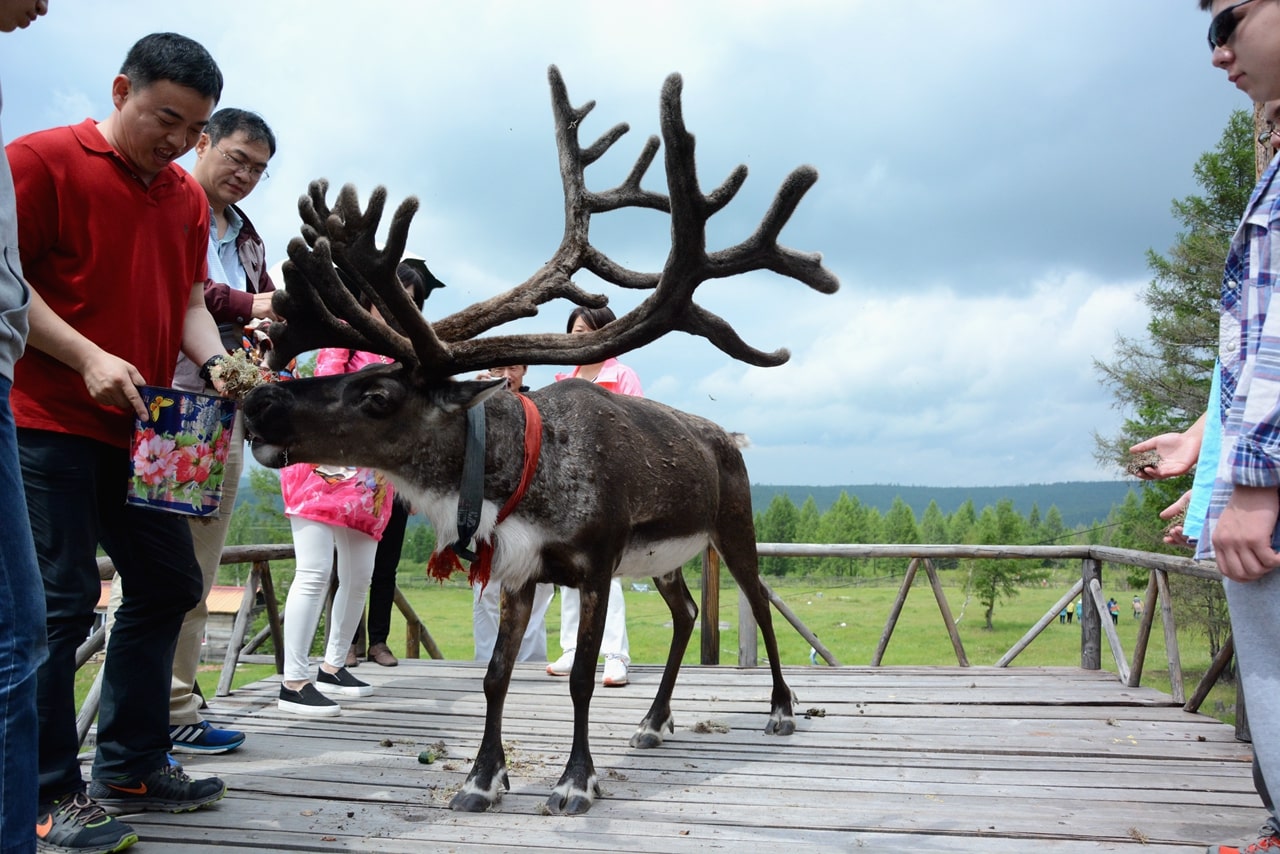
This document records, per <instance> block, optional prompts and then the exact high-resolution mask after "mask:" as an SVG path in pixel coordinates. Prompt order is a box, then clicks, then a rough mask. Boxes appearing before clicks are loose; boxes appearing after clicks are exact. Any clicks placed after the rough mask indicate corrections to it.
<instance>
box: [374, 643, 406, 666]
mask: <svg viewBox="0 0 1280 854" xmlns="http://www.w3.org/2000/svg"><path fill="white" fill-rule="evenodd" d="M369 660H370V661H376V662H377V663H378V664H381V665H382V666H383V667H395V666H396V665H397V664H399V663H400V662H399V661H398V660H397V659H396V657H395V654H394V653H392V652H391V647H389V646H387V645H386V644H385V643H375V644H374V645H373V646H371V647H369Z"/></svg>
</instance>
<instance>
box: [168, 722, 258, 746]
mask: <svg viewBox="0 0 1280 854" xmlns="http://www.w3.org/2000/svg"><path fill="white" fill-rule="evenodd" d="M169 741H171V742H172V743H173V752H174V753H230V752H231V751H233V750H235V749H236V748H237V747H239V746H240V745H242V744H244V733H242V732H237V731H236V730H233V729H218V728H217V727H216V726H213V725H212V724H210V723H209V722H208V721H200V723H198V724H179V725H178V726H171V727H169Z"/></svg>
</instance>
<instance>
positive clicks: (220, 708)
mask: <svg viewBox="0 0 1280 854" xmlns="http://www.w3.org/2000/svg"><path fill="white" fill-rule="evenodd" d="M660 672H661V668H660V667H657V666H643V665H637V666H633V668H632V682H631V684H630V685H628V686H627V687H625V688H619V689H605V688H597V689H596V693H595V700H594V702H593V706H592V711H593V715H592V717H593V720H592V747H593V750H594V756H595V762H596V769H597V772H598V773H599V775H600V779H601V785H602V788H603V789H604V793H605V794H604V796H603V797H602V798H600V799H599V800H598V801H597V802H596V805H595V807H594V808H593V809H592V810H591V812H590V813H588V814H587V815H585V816H577V817H567V816H553V815H546V814H544V809H543V804H544V802H545V800H546V798H547V795H548V794H549V792H550V789H551V787H552V785H553V784H554V783H555V781H556V779H557V778H558V777H559V774H560V771H561V769H562V765H563V762H564V759H565V756H566V753H567V748H568V744H569V739H570V724H569V722H570V718H571V707H570V703H569V697H568V685H567V682H566V681H565V680H562V679H554V678H551V677H549V676H547V675H545V674H544V673H543V671H542V668H541V667H540V666H534V665H519V666H518V668H517V671H516V674H515V676H514V678H513V680H512V687H511V693H510V696H509V698H508V701H507V711H506V724H505V727H504V734H505V738H504V741H505V742H506V743H507V761H508V767H509V770H510V774H511V791H510V792H508V793H507V794H506V796H505V797H504V798H503V800H502V802H501V803H500V804H499V806H498V807H497V809H496V810H493V811H490V812H488V813H483V814H478V815H476V814H466V813H455V812H452V811H450V810H449V808H448V802H449V798H450V796H451V795H452V794H453V792H454V791H455V789H456V788H457V786H458V785H460V784H461V783H462V781H463V779H464V778H465V777H466V774H467V771H468V770H469V768H470V760H471V757H472V756H473V755H474V752H475V750H476V748H477V747H478V745H479V741H480V734H481V731H482V729H483V713H484V697H483V694H482V692H481V678H482V675H483V668H482V666H481V665H478V664H473V663H470V662H450V661H402V662H401V665H400V666H399V667H397V668H391V669H387V668H380V667H376V666H374V665H372V664H365V665H362V666H361V667H360V668H359V670H358V671H356V673H357V674H358V675H359V676H360V677H361V678H363V679H365V680H367V681H370V682H372V683H373V684H374V685H376V686H377V692H376V694H375V695H374V696H371V697H367V698H364V699H351V700H348V701H346V702H345V703H344V704H343V714H342V716H341V717H338V718H328V719H304V718H299V717H297V716H294V715H289V714H285V713H282V712H279V711H278V710H277V709H276V704H275V700H276V693H277V690H278V683H276V682H275V681H271V680H269V681H264V682H259V683H256V684H254V685H251V686H249V687H247V688H243V689H239V690H237V691H236V692H235V693H234V694H233V695H231V696H228V697H221V698H218V699H217V700H215V701H214V703H213V706H212V708H211V709H210V710H209V717H210V720H212V721H214V722H215V723H218V724H223V725H230V726H233V727H235V728H237V729H243V730H246V731H247V732H248V733H249V738H248V740H247V742H246V743H245V746H244V747H243V748H241V749H240V750H238V751H236V752H235V753H231V754H227V755H224V756H210V757H191V756H183V757H182V759H183V761H184V764H185V765H186V766H187V768H188V770H189V771H191V772H192V773H193V774H194V775H196V776H201V775H205V774H210V773H216V774H218V775H220V776H222V777H223V778H224V779H225V780H226V781H227V784H228V786H229V787H230V791H229V792H228V795H227V797H226V798H225V799H224V800H223V801H222V802H220V803H219V804H217V805H215V806H213V807H211V808H208V809H204V810H200V811H197V812H193V813H187V814H183V815H168V814H157V813H151V814H146V815H138V816H133V817H131V818H129V819H128V821H129V822H130V823H131V824H133V825H134V826H135V827H136V828H137V829H138V831H139V833H140V835H141V837H142V840H143V845H142V847H141V848H140V849H139V850H145V851H146V852H147V854H153V852H182V854H196V852H236V851H257V852H266V851H272V852H274V851H326V852H329V851H377V852H423V851H431V852H435V851H442V852H443V851H458V852H466V851H482V852H484V851H516V850H520V851H562V850H565V849H571V850H576V851H602V852H619V851H645V852H693V851H696V852H708V851H738V852H745V851H760V850H802V851H805V852H806V854H807V852H815V851H851V850H856V849H862V848H865V849H867V850H879V851H929V852H934V851H972V852H979V851H980V852H996V853H997V854H998V852H1015V851H1016V852H1027V851H1036V852H1075V851H1133V852H1138V851H1142V852H1191V851H1202V850H1204V846H1205V845H1206V844H1208V843H1209V842H1211V841H1217V840H1219V839H1234V838H1240V839H1244V838H1246V837H1248V838H1250V839H1251V838H1252V837H1251V836H1250V834H1251V833H1252V832H1253V830H1254V829H1255V828H1256V827H1257V826H1258V825H1259V824H1260V823H1261V822H1262V820H1263V818H1264V815H1263V812H1262V809H1261V807H1260V805H1259V803H1258V799H1257V796H1256V795H1255V794H1254V791H1253V785H1252V777H1251V770H1250V761H1249V760H1250V751H1249V746H1248V745H1247V744H1241V743H1239V742H1237V741H1236V740H1235V739H1234V731H1233V729H1232V728H1231V727H1229V726H1227V725H1225V724H1222V723H1220V722H1218V721H1216V720H1214V719H1213V718H1210V717H1207V716H1205V715H1193V714H1188V713H1186V712H1184V711H1182V710H1181V708H1179V707H1176V706H1172V705H1171V701H1170V699H1169V698H1168V697H1167V696H1166V695H1163V694H1161V693H1159V692H1156V691H1153V690H1149V689H1141V688H1140V689H1130V688H1126V687H1125V686H1123V685H1121V684H1120V683H1119V682H1118V681H1116V679H1115V677H1114V675H1112V674H1108V673H1103V672H1088V671H1082V670H1077V669H1072V668H1045V669H1042V668H1017V667H1014V668H1008V669H995V668H976V667H975V668H959V667H920V668H903V667H893V668H868V667H841V668H826V667H806V668H789V669H788V670H787V678H788V681H789V682H790V684H791V686H792V687H793V689H794V690H795V691H796V693H797V695H798V696H799V699H800V704H799V707H798V710H799V712H800V713H801V716H800V717H799V721H798V724H799V725H798V728H797V732H796V734H795V735H794V736H792V737H790V738H777V737H773V736H765V735H764V734H763V729H764V724H765V718H766V715H767V712H768V700H767V697H768V690H769V678H768V673H767V671H766V670H764V669H759V670H743V669H739V668H734V667H686V668H684V669H683V670H682V672H681V677H680V681H679V683H678V684H677V686H676V698H675V704H674V709H675V714H676V727H677V728H676V732H675V733H674V734H673V735H670V736H669V737H668V740H667V743H666V744H664V745H663V746H662V747H660V748H658V749H657V750H648V751H641V750H633V749H631V748H630V747H629V746H628V744H627V741H628V739H629V738H630V736H631V733H632V731H633V730H634V728H635V726H636V724H637V723H638V722H639V720H640V718H641V717H642V716H643V713H644V712H645V711H646V710H647V708H648V704H649V701H650V700H651V699H652V694H653V692H654V690H655V689H656V686H657V682H658V678H659V675H660ZM806 713H807V714H806ZM433 745H437V749H439V746H443V752H444V753H445V755H444V756H443V757H442V758H439V759H437V760H436V761H435V762H434V763H432V764H421V763H419V761H418V756H419V752H420V751H423V750H426V749H428V748H430V747H432V746H433Z"/></svg>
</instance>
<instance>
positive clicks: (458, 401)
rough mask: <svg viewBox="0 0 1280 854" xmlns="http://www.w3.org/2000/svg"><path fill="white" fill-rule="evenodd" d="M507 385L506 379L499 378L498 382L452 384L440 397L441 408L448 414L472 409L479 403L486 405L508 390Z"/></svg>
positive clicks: (446, 387)
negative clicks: (489, 400) (490, 399)
mask: <svg viewBox="0 0 1280 854" xmlns="http://www.w3.org/2000/svg"><path fill="white" fill-rule="evenodd" d="M506 385H507V378H506V377H499V378H498V379H496V380H466V381H464V382H451V383H449V384H447V385H446V386H445V388H444V390H443V392H442V394H441V396H440V407H441V408H442V409H444V410H445V411H446V412H457V411H459V410H464V409H470V408H471V407H473V406H475V405H476V404H478V403H484V402H485V401H486V400H488V399H489V398H491V397H493V396H494V395H495V394H497V393H498V392H500V391H502V390H503V389H504V388H506Z"/></svg>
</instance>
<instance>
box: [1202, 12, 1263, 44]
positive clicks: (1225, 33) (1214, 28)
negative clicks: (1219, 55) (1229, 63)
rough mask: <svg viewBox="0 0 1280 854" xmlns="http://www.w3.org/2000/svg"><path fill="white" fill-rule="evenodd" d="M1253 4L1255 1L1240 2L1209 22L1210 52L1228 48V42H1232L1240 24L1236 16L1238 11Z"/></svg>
mask: <svg viewBox="0 0 1280 854" xmlns="http://www.w3.org/2000/svg"><path fill="white" fill-rule="evenodd" d="M1252 2H1253V0H1240V2H1239V3H1236V4H1234V5H1232V6H1228V7H1227V8H1225V9H1223V10H1222V11H1221V12H1219V13H1218V14H1216V15H1214V16H1213V20H1212V21H1210V22H1209V50H1214V49H1216V48H1220V47H1226V46H1227V42H1229V41H1230V40H1231V36H1232V35H1233V34H1234V33H1235V31H1236V27H1237V26H1238V25H1239V24H1240V19H1239V18H1237V17H1236V14H1235V12H1236V9H1239V8H1240V7H1241V6H1243V5H1245V4H1246V3H1252Z"/></svg>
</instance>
